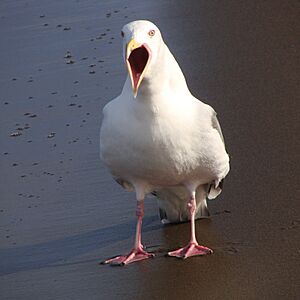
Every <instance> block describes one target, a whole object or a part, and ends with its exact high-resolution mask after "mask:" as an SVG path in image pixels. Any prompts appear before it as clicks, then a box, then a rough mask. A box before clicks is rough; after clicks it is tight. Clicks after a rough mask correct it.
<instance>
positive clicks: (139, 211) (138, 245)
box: [103, 200, 154, 265]
mask: <svg viewBox="0 0 300 300" xmlns="http://www.w3.org/2000/svg"><path fill="white" fill-rule="evenodd" d="M136 216H137V224H136V234H135V242H134V246H133V249H132V250H131V251H130V252H129V254H127V255H121V256H117V257H113V258H111V259H108V260H106V261H104V262H103V263H104V264H111V265H127V264H130V263H132V262H135V261H139V260H143V259H146V258H149V257H153V256H154V254H152V253H148V252H146V251H145V250H144V247H143V245H142V242H141V240H142V233H141V230H142V220H143V217H144V200H142V201H138V202H137V207H136Z"/></svg>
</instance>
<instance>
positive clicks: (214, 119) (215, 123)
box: [211, 112, 225, 144]
mask: <svg viewBox="0 0 300 300" xmlns="http://www.w3.org/2000/svg"><path fill="white" fill-rule="evenodd" d="M211 124H212V127H213V128H215V129H216V130H217V131H218V132H219V135H220V137H221V139H222V141H223V144H225V142H224V137H223V133H222V130H221V126H220V123H219V121H218V119H217V113H216V112H214V114H213V115H212V118H211Z"/></svg>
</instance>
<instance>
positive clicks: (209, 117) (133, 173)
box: [100, 20, 229, 265]
mask: <svg viewBox="0 0 300 300" xmlns="http://www.w3.org/2000/svg"><path fill="white" fill-rule="evenodd" d="M121 36H122V38H123V59H124V63H125V65H126V66H127V70H128V76H127V79H126V81H125V84H124V87H123V89H122V92H121V94H120V95H119V96H118V97H117V98H115V99H113V100H112V101H110V102H108V103H107V104H106V105H105V107H104V108H103V121H102V125H101V131H100V154H101V158H102V160H103V162H104V163H105V164H106V166H107V167H108V169H109V171H110V172H111V174H112V176H113V178H114V179H115V180H116V181H117V182H118V183H119V184H121V185H122V186H123V187H124V188H125V189H127V190H129V191H135V195H136V200H137V206H136V216H137V225H136V235H135V242H134V246H133V249H132V250H131V251H130V252H129V254H127V255H121V256H117V257H113V258H111V259H108V260H106V261H105V262H104V263H107V264H113V265H114V264H117V265H126V264H129V263H132V262H135V261H140V260H143V259H147V258H150V257H153V256H154V254H153V253H148V252H147V251H146V250H145V248H144V246H143V245H142V241H141V229H142V219H143V216H144V199H145V196H146V195H148V194H153V195H155V196H156V197H157V198H158V205H159V212H160V217H161V220H162V222H163V223H177V222H184V221H190V224H191V237H190V241H189V243H188V244H187V246H185V247H183V248H180V249H178V250H175V251H171V252H169V253H168V255H169V256H173V257H178V258H187V257H190V256H195V255H205V254H210V253H212V250H211V249H209V248H208V247H205V246H201V245H200V244H198V242H197V239H196V234H195V219H198V218H204V217H208V216H209V212H208V209H207V202H206V200H207V198H208V199H213V198H216V197H217V196H218V195H219V194H220V193H221V191H222V184H223V179H224V177H225V176H226V175H227V173H228V172H229V157H228V154H227V152H226V150H225V144H224V138H223V135H222V132H221V128H220V125H219V122H218V120H217V117H216V112H215V111H214V109H213V108H212V107H211V106H209V105H207V104H205V103H203V102H202V101H200V100H198V99H197V98H195V97H194V96H193V95H192V94H191V92H190V91H189V89H188V86H187V83H186V80H185V77H184V75H183V73H182V71H181V69H180V67H179V65H178V63H177V61H176V60H175V58H174V56H173V55H172V53H171V52H170V50H169V48H168V47H167V45H166V44H165V43H164V41H163V38H162V35H161V32H160V30H159V29H158V27H157V26H156V25H154V24H153V23H152V22H150V21H146V20H137V21H133V22H130V23H128V24H126V25H125V26H124V27H123V28H122V31H121Z"/></svg>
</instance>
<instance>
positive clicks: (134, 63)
mask: <svg viewBox="0 0 300 300" xmlns="http://www.w3.org/2000/svg"><path fill="white" fill-rule="evenodd" d="M148 60H149V52H148V50H147V48H146V47H145V46H144V45H142V46H141V47H138V48H136V49H134V50H133V51H132V52H131V53H130V56H129V58H128V62H129V65H130V69H131V76H132V81H133V87H134V89H136V90H137V89H138V86H139V83H140V79H142V78H141V76H142V74H143V72H144V70H145V68H146V66H147V63H148Z"/></svg>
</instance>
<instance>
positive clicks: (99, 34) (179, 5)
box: [0, 0, 300, 300]
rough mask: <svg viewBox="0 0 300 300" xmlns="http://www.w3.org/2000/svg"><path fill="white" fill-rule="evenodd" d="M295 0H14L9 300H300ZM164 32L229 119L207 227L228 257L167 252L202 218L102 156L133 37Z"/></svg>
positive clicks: (8, 144)
mask: <svg viewBox="0 0 300 300" xmlns="http://www.w3.org/2000/svg"><path fill="white" fill-rule="evenodd" d="M296 6H297V3H296V1H295V2H293V1H291V2H289V3H285V2H282V1H277V0H276V1H265V2H261V1H252V2H249V3H239V2H235V1H231V2H226V3H225V2H224V3H223V2H219V1H191V0H189V1H184V2H183V1H158V0H157V1H139V2H138V3H137V1H129V0H126V1H119V0H116V1H92V0H87V1H79V0H78V1H73V0H66V1H57V0H55V1H51V2H50V1H46V0H41V1H37V0H28V1H16V0H12V1H2V2H1V3H0V38H1V47H0V54H1V55H0V62H1V69H0V90H1V95H0V107H1V109H0V149H1V152H0V167H1V180H0V228H1V231H0V295H1V297H0V298H1V300H2V299H3V300H4V299H5V300H8V299H13V300H15V299H43V300H44V299H89V300H90V299H297V298H298V297H299V294H300V287H299V281H300V272H299V254H300V239H299V228H300V216H299V198H300V197H299V196H300V195H299V176H300V173H299V81H298V80H297V78H299V74H298V72H297V71H298V69H299V67H298V66H297V63H299V59H298V56H297V51H296V50H297V47H299V42H298V41H297V39H296V36H297V28H299V20H298V18H297V14H296ZM136 19H148V20H151V21H152V22H154V23H155V24H156V25H157V26H158V27H159V28H160V30H161V31H162V34H163V37H164V40H165V42H166V44H167V45H168V47H169V48H170V50H171V51H172V53H173V54H174V56H175V57H176V59H177V61H178V63H179V65H180V66H181V68H182V70H183V73H184V74H185V77H186V80H187V83H188V86H189V88H190V90H191V92H192V94H193V95H195V96H196V97H197V98H199V99H202V101H204V102H205V103H208V104H209V105H211V106H212V107H213V108H214V109H215V110H216V112H217V113H218V119H219V121H220V124H221V127H222V131H223V134H224V137H225V142H226V148H227V151H228V153H229V156H230V164H231V171H230V173H229V174H228V176H227V177H226V180H225V182H224V189H223V192H222V194H221V195H220V196H219V197H218V198H217V199H215V200H213V201H209V203H208V206H209V209H210V212H211V218H210V219H203V220H198V221H197V222H196V234H197V237H198V240H199V242H200V243H201V244H204V245H206V246H209V247H210V248H212V249H213V250H214V253H213V254H212V255H209V256H204V257H193V258H189V259H186V260H180V259H175V258H171V257H166V254H167V252H168V251H170V250H174V249H176V248H178V247H179V246H180V247H182V246H184V245H185V244H186V242H187V241H188V238H189V230H190V227H189V223H183V224H177V225H167V226H165V225H163V224H161V222H160V219H159V215H158V207H157V203H156V199H155V198H154V197H149V198H148V199H147V200H146V201H145V218H144V223H143V243H144V245H145V246H146V247H147V250H149V251H151V252H153V253H155V255H156V257H155V258H153V259H149V260H145V261H141V262H137V263H134V264H132V265H128V266H126V267H111V266H108V265H100V264H99V263H100V262H101V261H103V260H104V259H106V258H109V257H111V256H114V255H118V254H124V253H126V251H129V249H130V247H131V246H132V241H133V238H134V231H135V223H136V218H135V204H136V201H135V195H134V193H129V192H127V191H125V190H123V189H122V187H121V186H119V185H118V184H117V183H116V182H115V181H114V180H113V179H112V177H111V175H110V173H109V171H108V170H107V169H106V167H105V166H104V164H103V163H102V162H101V160H100V155H99V131H100V125H101V119H102V108H103V107H104V105H105V104H106V103H107V102H108V101H110V100H111V99H113V98H115V97H116V96H118V95H119V93H120V92H121V89H122V86H123V83H124V81H125V78H126V67H125V65H124V62H123V59H122V40H121V35H120V32H121V28H122V26H123V25H124V24H126V23H128V22H130V21H133V20H136Z"/></svg>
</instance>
